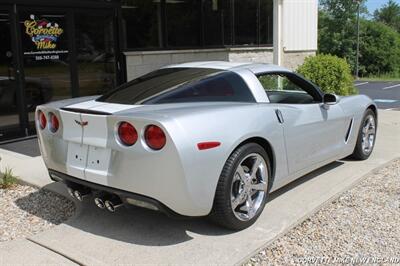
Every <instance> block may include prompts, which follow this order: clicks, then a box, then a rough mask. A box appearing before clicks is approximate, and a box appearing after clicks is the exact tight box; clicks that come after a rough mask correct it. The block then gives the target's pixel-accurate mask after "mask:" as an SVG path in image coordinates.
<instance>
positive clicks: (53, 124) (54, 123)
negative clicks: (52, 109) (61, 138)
mask: <svg viewBox="0 0 400 266" xmlns="http://www.w3.org/2000/svg"><path fill="white" fill-rule="evenodd" d="M49 118H50V121H49V129H50V131H51V132H53V133H55V132H57V130H58V128H59V127H60V122H59V121H58V118H57V116H56V115H55V114H54V113H49Z"/></svg>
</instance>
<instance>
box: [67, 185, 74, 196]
mask: <svg viewBox="0 0 400 266" xmlns="http://www.w3.org/2000/svg"><path fill="white" fill-rule="evenodd" d="M67 191H68V194H69V195H70V196H71V197H73V198H75V195H74V190H73V189H72V188H70V187H68V188H67Z"/></svg>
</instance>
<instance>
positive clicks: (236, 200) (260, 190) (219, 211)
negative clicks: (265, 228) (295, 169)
mask: <svg viewBox="0 0 400 266" xmlns="http://www.w3.org/2000/svg"><path fill="white" fill-rule="evenodd" d="M270 185H271V167H270V160H269V157H268V154H267V153H266V152H265V150H264V149H263V148H262V147H261V146H260V145H258V144H256V143H247V144H244V145H243V146H240V147H238V148H237V149H236V150H235V151H234V152H233V153H232V154H231V155H230V156H229V158H228V160H227V161H226V163H225V165H224V168H223V170H222V173H221V175H220V178H219V181H218V185H217V190H216V193H215V198H214V204H213V208H212V211H211V213H210V218H211V220H212V221H213V222H215V223H217V224H218V225H221V226H223V227H226V228H228V229H232V230H242V229H244V228H247V227H249V226H251V225H252V224H253V223H254V222H255V221H256V220H257V219H258V217H259V216H260V214H261V212H262V211H263V209H264V206H265V203H266V200H267V198H268V194H269V189H270Z"/></svg>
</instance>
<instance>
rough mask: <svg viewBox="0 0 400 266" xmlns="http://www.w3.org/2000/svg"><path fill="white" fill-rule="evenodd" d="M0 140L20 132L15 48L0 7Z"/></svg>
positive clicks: (7, 14)
mask: <svg viewBox="0 0 400 266" xmlns="http://www.w3.org/2000/svg"><path fill="white" fill-rule="evenodd" d="M0 40H1V45H0V140H2V139H6V138H11V137H13V136H18V133H19V130H20V108H19V107H20V104H19V103H20V95H19V93H18V84H17V79H16V77H15V74H16V67H15V48H14V47H13V45H12V43H13V41H12V40H13V36H12V19H11V17H10V12H9V10H7V9H5V8H4V9H1V7H0Z"/></svg>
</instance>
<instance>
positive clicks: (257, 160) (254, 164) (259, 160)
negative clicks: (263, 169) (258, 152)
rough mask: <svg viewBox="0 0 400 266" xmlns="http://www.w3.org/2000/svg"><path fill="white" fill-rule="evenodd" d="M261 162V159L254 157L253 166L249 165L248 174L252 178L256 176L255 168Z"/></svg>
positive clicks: (256, 168)
mask: <svg viewBox="0 0 400 266" xmlns="http://www.w3.org/2000/svg"><path fill="white" fill-rule="evenodd" d="M261 164H262V161H261V159H260V158H258V157H256V159H255V160H254V163H253V166H252V167H251V172H250V175H251V177H252V178H256V174H257V170H258V168H259V167H260V165H261Z"/></svg>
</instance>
